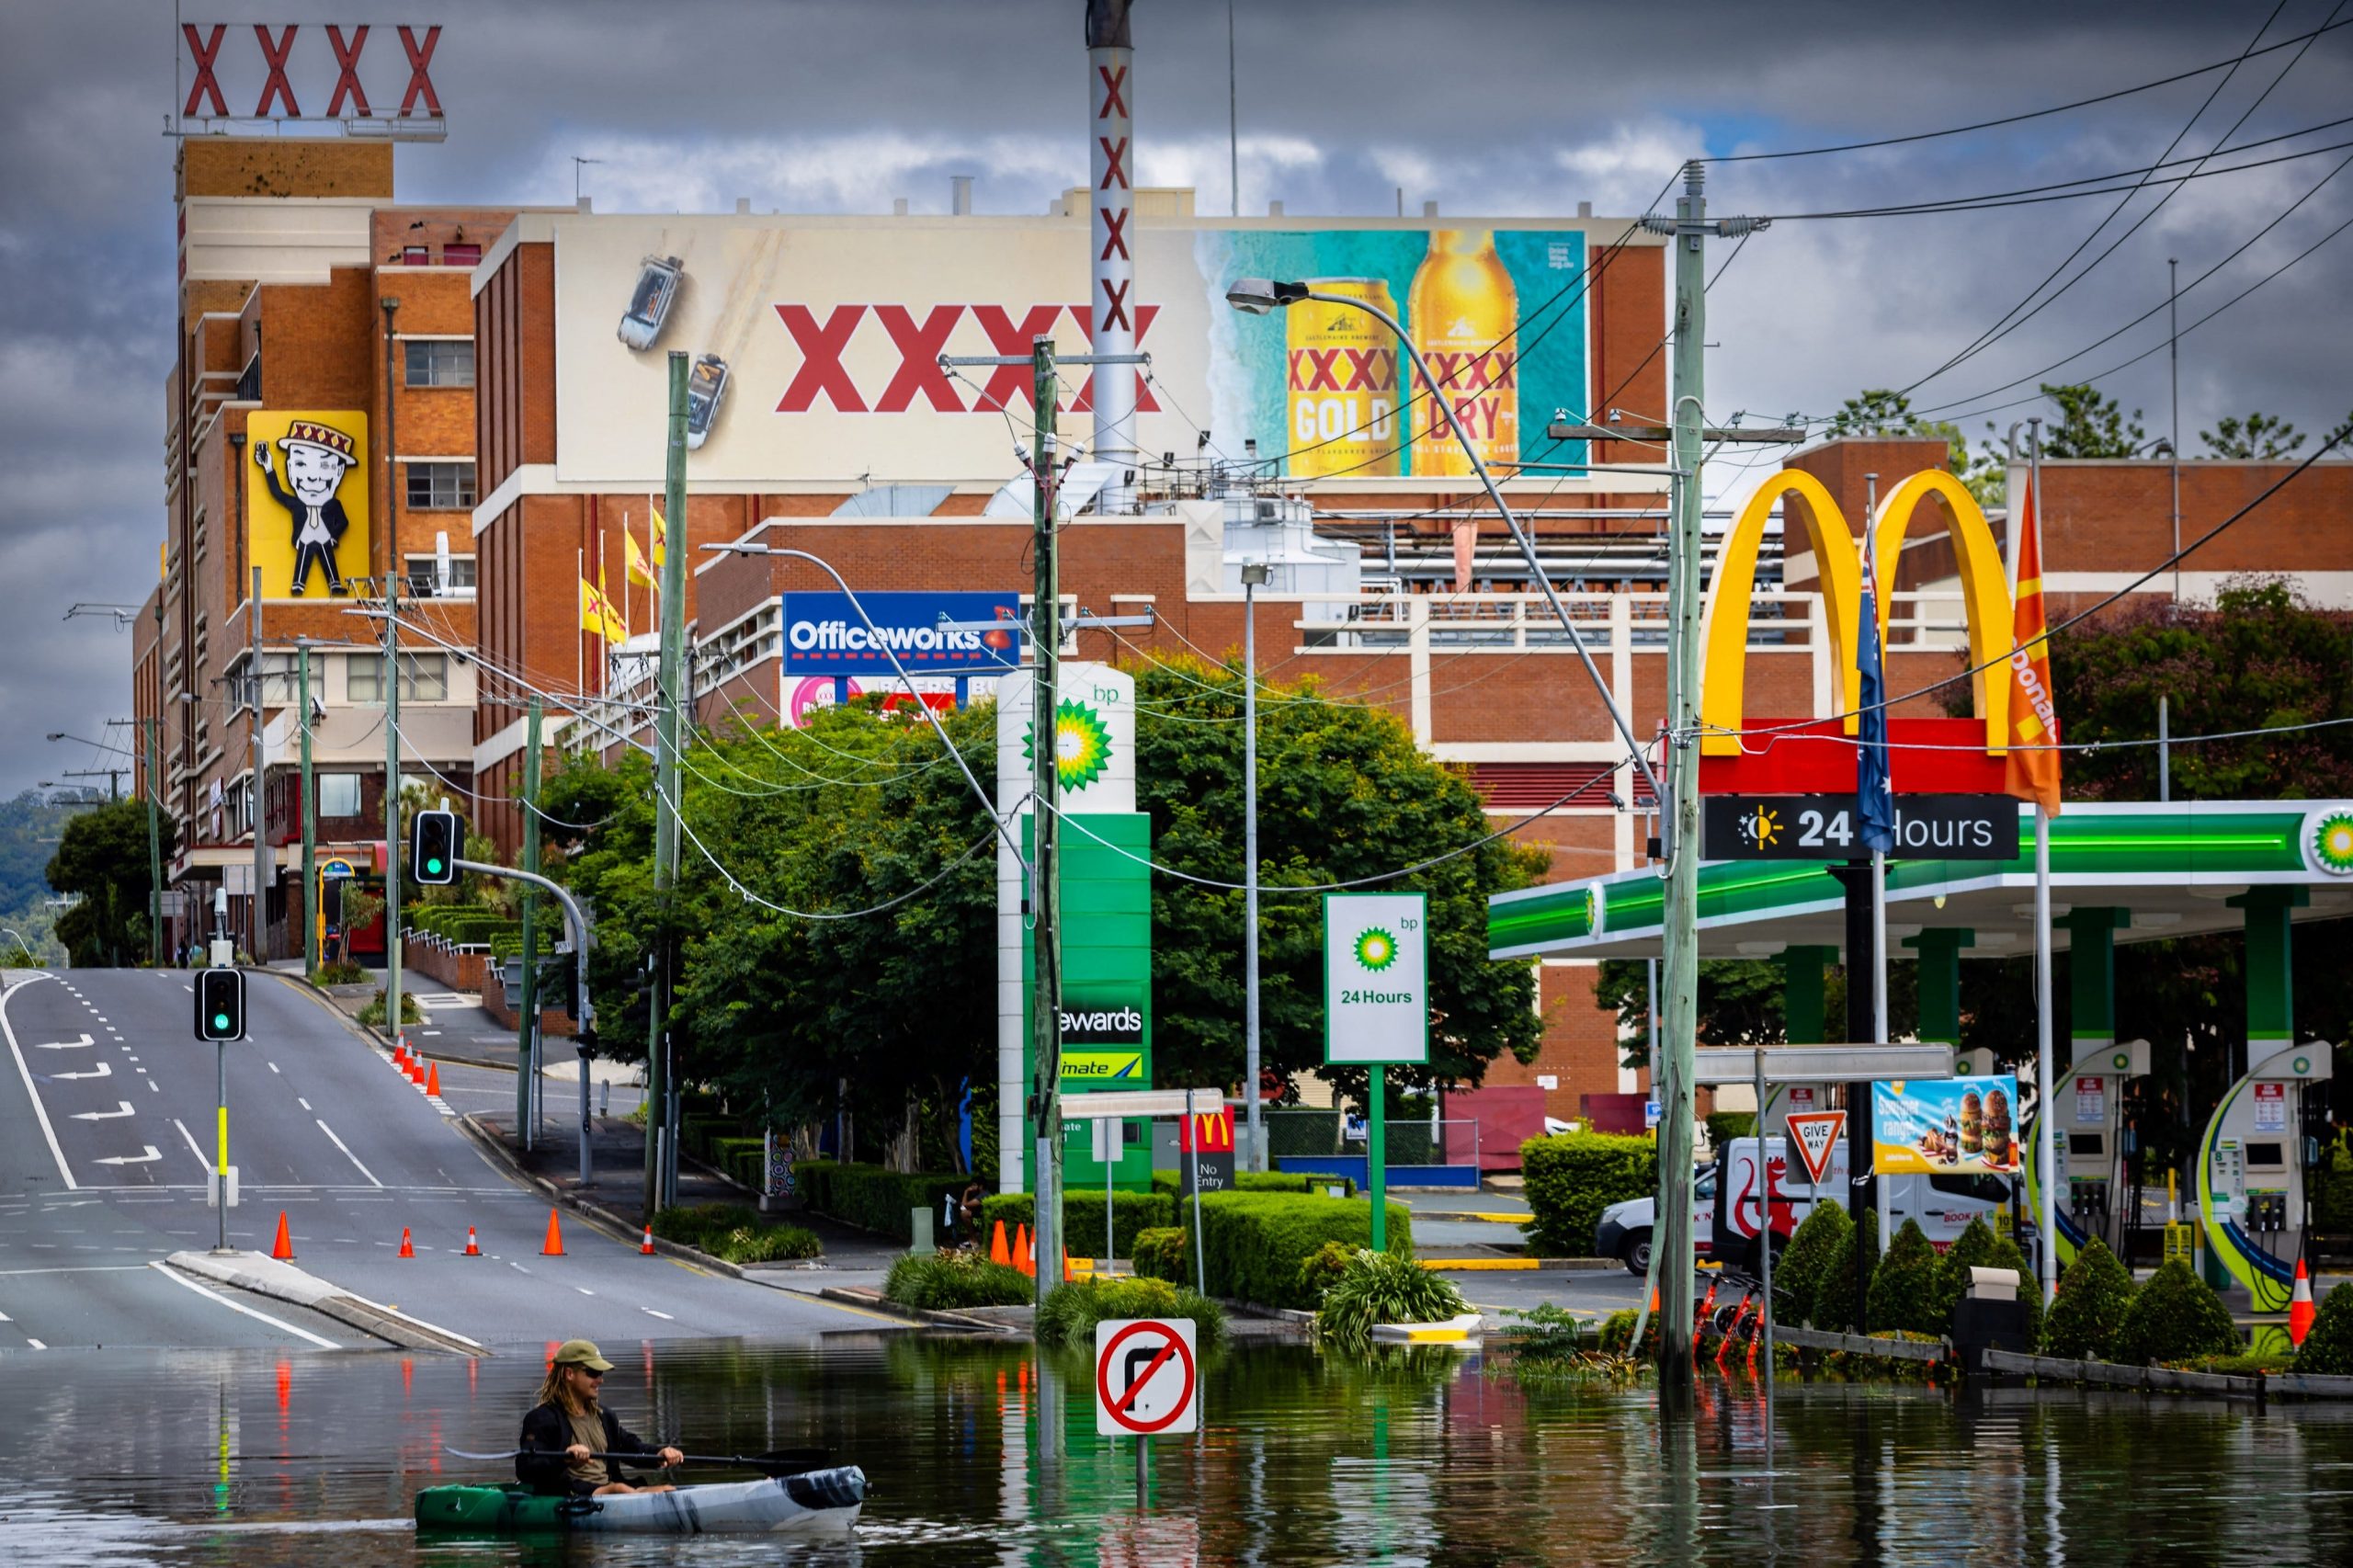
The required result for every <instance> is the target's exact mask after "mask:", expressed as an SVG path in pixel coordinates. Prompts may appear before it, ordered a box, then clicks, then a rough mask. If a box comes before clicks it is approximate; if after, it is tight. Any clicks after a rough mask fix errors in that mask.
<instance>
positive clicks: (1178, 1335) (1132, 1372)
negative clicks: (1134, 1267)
mask: <svg viewBox="0 0 2353 1568" xmlns="http://www.w3.org/2000/svg"><path fill="white" fill-rule="evenodd" d="M1199 1393H1200V1379H1199V1368H1198V1366H1197V1364H1196V1363H1195V1361H1194V1359H1193V1320H1192V1319H1190V1318H1172V1319H1170V1320H1168V1321H1166V1322H1163V1321H1161V1320H1159V1319H1156V1318H1106V1319H1105V1320H1104V1321H1102V1322H1101V1323H1098V1324H1096V1325H1095V1430H1096V1431H1097V1432H1098V1433H1099V1434H1101V1435H1102V1436H1104V1437H1157V1436H1158V1435H1160V1434H1161V1433H1163V1432H1190V1431H1192V1430H1194V1429H1195V1428H1196V1427H1197V1426H1199V1425H1200V1411H1199V1404H1200V1400H1199Z"/></svg>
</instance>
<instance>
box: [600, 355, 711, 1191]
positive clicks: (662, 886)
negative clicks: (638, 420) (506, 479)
mask: <svg viewBox="0 0 2353 1568" xmlns="http://www.w3.org/2000/svg"><path fill="white" fill-rule="evenodd" d="M662 506H663V512H662V516H663V517H664V518H665V519H666V521H667V524H668V527H669V528H670V529H671V530H672V531H673V532H675V533H676V534H677V536H678V537H677V539H676V540H671V541H666V548H665V551H664V554H663V558H662V665H661V674H660V680H659V689H658V690H657V691H656V692H655V694H654V700H655V702H656V703H657V704H659V708H658V710H657V714H656V721H655V722H656V729H655V738H654V902H655V904H656V906H657V907H658V908H660V909H661V912H662V913H661V918H662V920H663V923H664V926H665V930H664V934H663V935H662V936H661V937H659V938H658V940H657V941H656V944H655V947H654V976H653V989H652V996H651V1005H650V1006H648V1008H647V1009H646V1012H647V1018H648V1022H647V1026H646V1040H645V1063H646V1066H645V1097H646V1105H647V1112H646V1121H645V1128H646V1136H645V1221H646V1223H648V1224H651V1223H653V1221H654V1210H657V1209H660V1208H662V1207H664V1206H665V1203H666V1202H667V1200H668V1199H669V1198H670V1196H671V1193H670V1181H669V1172H670V1170H671V1166H672V1161H673V1159H674V1158H675V1153H676V1152H675V1151H674V1150H673V1149H672V1148H671V1147H670V1144H671V1143H672V1142H673V1141H674V1140H675V1139H676V1136H677V1129H676V1127H675V1126H674V1125H673V1124H672V1119H671V1115H670V1102H671V1100H672V1099H673V1098H674V1097H675V1096H674V1092H673V1089H672V1086H671V1083H670V1068H671V1062H670V1025H669V1017H668V1014H669V1001H670V937H669V935H668V932H667V926H668V922H669V912H668V908H667V902H666V900H665V899H664V897H663V895H664V894H665V893H667V892H669V891H670V888H671V885H672V884H673V883H675V882H676V881H677V879H678V700H679V696H680V693H679V690H678V685H679V681H680V679H681V678H682V677H683V676H684V674H685V670H686V652H685V648H686V638H687V573H686V566H687V550H688V544H687V540H688V528H687V356H686V353H685V351H684V350H681V349H676V348H674V349H672V350H671V351H670V433H669V450H668V455H667V460H666V462H665V468H664V477H663V487H662ZM599 542H600V543H601V541H599ZM583 1006H585V1002H584V1003H583ZM581 1070H582V1071H583V1072H584V1073H585V1072H586V1071H587V1068H586V1066H585V1063H584V1064H583V1066H582V1069H581ZM657 1129H658V1130H659V1135H658V1136H657V1131H656V1130H657Z"/></svg>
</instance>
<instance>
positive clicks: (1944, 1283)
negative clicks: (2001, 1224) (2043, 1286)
mask: <svg viewBox="0 0 2353 1568" xmlns="http://www.w3.org/2000/svg"><path fill="white" fill-rule="evenodd" d="M1994 1243H1995V1235H1994V1228H1993V1227H1992V1226H1991V1225H1988V1224H1987V1223H1986V1222H1985V1220H1984V1216H1983V1215H1980V1216H1979V1217H1978V1218H1976V1219H1974V1220H1972V1221H1969V1224H1968V1227H1967V1228H1966V1229H1964V1230H1963V1231H1962V1232H1961V1235H1960V1236H1959V1237H1958V1238H1957V1239H1956V1240H1955V1241H1954V1242H1953V1244H1952V1245H1950V1246H1949V1247H1947V1248H1945V1255H1944V1256H1942V1257H1940V1258H1938V1260H1937V1316H1938V1320H1939V1321H1940V1322H1941V1323H1942V1324H1944V1325H1945V1328H1946V1329H1949V1327H1950V1326H1951V1324H1952V1315H1953V1313H1954V1312H1956V1311H1957V1310H1958V1309H1959V1308H1960V1306H1961V1301H1963V1300H1964V1299H1965V1298H1966V1297H1967V1296H1968V1294H1969V1286H1970V1281H1971V1278H1972V1276H1971V1274H1970V1272H1969V1271H1970V1270H1971V1269H1972V1268H1992V1267H1995V1264H1994V1261H1993V1259H1994ZM2026 1284H2027V1281H2025V1280H2024V1279H2021V1280H2019V1281H2018V1287H2019V1289H2020V1290H2021V1291H2023V1290H2024V1289H2025V1288H2026ZM1938 1332H1939V1333H1942V1332H1944V1329H1939V1330H1938Z"/></svg>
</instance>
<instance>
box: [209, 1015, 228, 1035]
mask: <svg viewBox="0 0 2353 1568" xmlns="http://www.w3.org/2000/svg"><path fill="white" fill-rule="evenodd" d="M212 1027H213V1028H216V1029H221V1030H223V1031H225V1030H227V1028H229V1015H228V1014H226V1013H215V1014H213V1015H212Z"/></svg>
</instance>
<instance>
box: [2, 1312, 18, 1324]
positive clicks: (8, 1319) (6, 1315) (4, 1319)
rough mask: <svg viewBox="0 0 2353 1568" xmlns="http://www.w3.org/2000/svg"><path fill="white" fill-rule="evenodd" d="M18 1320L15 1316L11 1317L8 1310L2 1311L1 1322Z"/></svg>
mask: <svg viewBox="0 0 2353 1568" xmlns="http://www.w3.org/2000/svg"><path fill="white" fill-rule="evenodd" d="M16 1321H17V1320H16V1319H15V1318H12V1317H10V1316H9V1315H8V1314H7V1313H6V1312H0V1323H14V1322H16Z"/></svg>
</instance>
